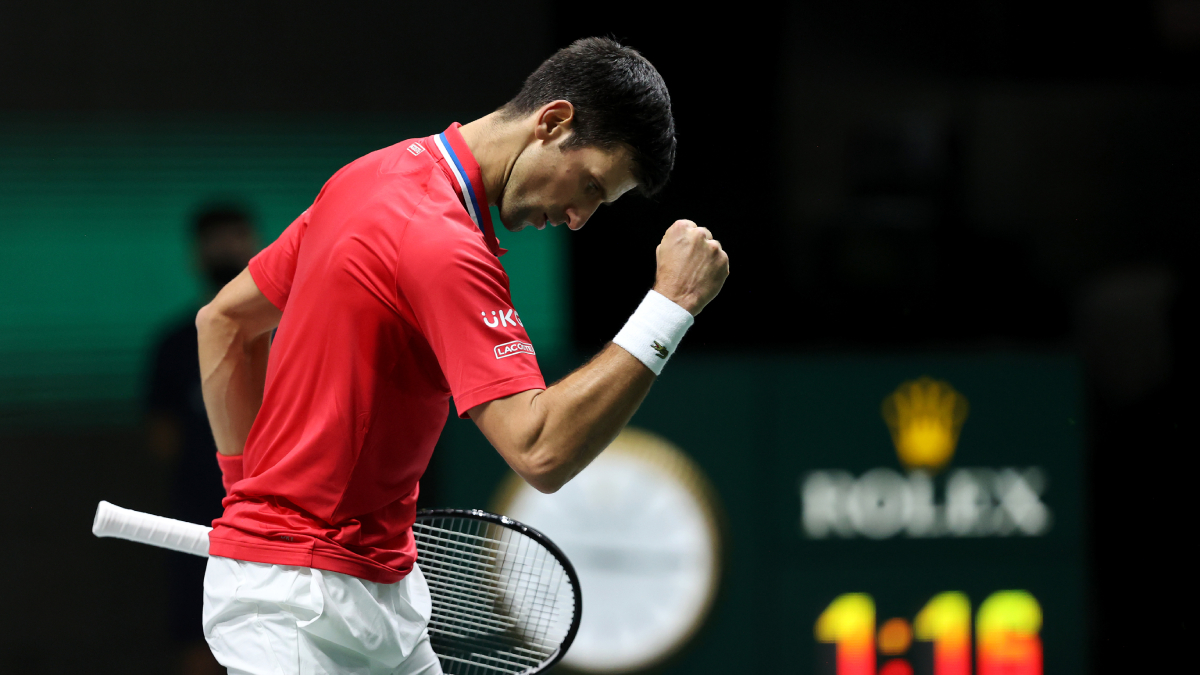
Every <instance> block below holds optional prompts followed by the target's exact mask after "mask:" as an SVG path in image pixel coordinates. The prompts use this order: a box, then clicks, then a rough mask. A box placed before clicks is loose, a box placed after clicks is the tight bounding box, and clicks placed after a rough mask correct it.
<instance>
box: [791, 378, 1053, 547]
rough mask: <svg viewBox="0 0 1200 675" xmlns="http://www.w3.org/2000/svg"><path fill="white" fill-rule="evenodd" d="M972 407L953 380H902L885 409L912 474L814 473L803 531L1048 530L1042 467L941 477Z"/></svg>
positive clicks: (807, 482) (875, 534)
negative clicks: (1043, 499)
mask: <svg viewBox="0 0 1200 675" xmlns="http://www.w3.org/2000/svg"><path fill="white" fill-rule="evenodd" d="M967 412H968V405H967V399H966V397H964V396H963V395H962V394H960V393H959V392H957V391H955V389H954V387H951V386H950V384H949V383H947V382H942V381H938V380H934V379H931V378H927V377H923V378H920V379H918V380H913V381H910V382H905V383H903V384H901V385H900V386H899V387H898V388H897V389H896V391H895V392H893V393H892V394H891V395H890V396H888V397H887V398H886V399H884V401H883V410H882V413H883V419H884V421H885V422H886V423H887V425H888V429H889V431H891V434H892V442H893V444H894V445H895V447H896V454H897V456H898V457H899V459H900V463H901V464H902V465H903V466H904V467H905V468H906V469H907V472H906V473H900V472H898V471H896V470H894V469H891V468H887V467H879V468H876V469H872V470H870V471H867V472H866V473H864V474H862V475H861V476H854V475H852V474H850V473H849V472H847V471H843V470H837V469H825V470H820V471H812V472H810V473H809V474H808V475H807V476H805V477H804V478H802V479H801V481H800V503H801V517H800V529H801V531H802V532H803V533H804V535H805V536H807V537H808V538H811V539H823V538H825V537H829V536H830V535H836V536H839V537H856V536H862V537H867V538H870V539H887V538H889V537H893V536H896V535H904V536H908V537H989V536H1006V535H1024V536H1039V535H1043V534H1045V533H1046V531H1047V530H1049V529H1050V521H1051V514H1050V509H1049V508H1048V507H1047V506H1046V504H1045V503H1044V502H1043V501H1042V494H1043V493H1044V492H1045V490H1046V477H1045V474H1044V472H1043V471H1042V469H1041V468H1039V467H1036V466H1034V467H1023V468H1022V467H1001V468H984V467H979V468H957V469H953V470H951V471H950V472H949V474H948V475H947V476H946V477H945V478H944V479H941V478H935V476H936V475H937V474H938V473H939V472H941V471H942V470H943V469H944V468H945V467H946V465H947V464H949V463H950V461H951V459H952V458H953V457H954V451H955V448H956V446H957V445H958V437H959V431H960V430H961V429H962V426H963V422H965V421H966V419H967Z"/></svg>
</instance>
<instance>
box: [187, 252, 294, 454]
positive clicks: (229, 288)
mask: <svg viewBox="0 0 1200 675" xmlns="http://www.w3.org/2000/svg"><path fill="white" fill-rule="evenodd" d="M281 316H283V312H281V311H280V310H279V309H278V308H277V307H275V305H273V304H271V301H270V300H268V299H267V297H266V296H265V295H263V294H262V292H261V291H259V289H258V286H257V285H256V284H255V283H254V278H253V277H251V276H250V271H249V270H242V273H241V274H239V275H238V276H237V277H236V278H235V279H234V280H233V281H231V282H229V283H228V284H227V285H226V286H225V288H223V289H221V292H220V293H218V294H217V297H215V298H213V301H212V302H210V303H209V304H207V305H205V306H204V307H203V308H201V309H200V312H199V313H198V314H196V331H197V337H198V338H199V343H200V354H199V356H200V386H201V390H202V391H203V393H204V408H205V409H206V410H207V411H208V422H209V424H210V426H211V427H212V432H213V439H214V440H215V441H216V444H217V452H219V453H221V454H222V455H225V456H233V455H240V454H242V451H243V450H244V449H245V447H246V437H247V436H249V435H250V427H251V425H253V424H254V417H255V416H256V415H257V414H258V409H259V408H260V407H261V406H262V398H263V389H264V388H265V386H266V377H267V354H268V352H269V349H270V340H271V331H272V330H273V329H274V328H275V327H276V326H278V325H279V319H280V317H281Z"/></svg>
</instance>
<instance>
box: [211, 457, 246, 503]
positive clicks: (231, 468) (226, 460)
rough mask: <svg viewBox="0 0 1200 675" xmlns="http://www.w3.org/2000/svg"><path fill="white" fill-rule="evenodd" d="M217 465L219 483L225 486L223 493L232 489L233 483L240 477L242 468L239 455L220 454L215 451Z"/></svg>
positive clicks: (242, 472) (242, 473) (242, 471)
mask: <svg viewBox="0 0 1200 675" xmlns="http://www.w3.org/2000/svg"><path fill="white" fill-rule="evenodd" d="M217 466H219V467H221V485H224V486H225V495H226V496H228V495H229V493H230V492H231V491H232V490H233V484H234V483H236V482H238V481H239V480H241V479H242V476H243V475H244V469H243V464H242V456H241V455H222V454H221V453H219V452H218V453H217Z"/></svg>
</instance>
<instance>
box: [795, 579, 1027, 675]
mask: <svg viewBox="0 0 1200 675" xmlns="http://www.w3.org/2000/svg"><path fill="white" fill-rule="evenodd" d="M1041 628H1042V608H1041V606H1040V605H1039V604H1038V601H1037V600H1036V599H1035V598H1034V597H1033V595H1031V594H1030V593H1028V592H1027V591H997V592H995V593H992V594H991V595H989V596H988V597H987V599H985V600H984V601H983V603H982V604H981V605H980V606H979V611H978V613H977V614H976V615H975V630H976V638H975V652H976V657H975V658H976V662H977V666H978V670H977V671H976V675H1042V641H1041V637H1040V632H1041ZM815 633H816V639H817V642H818V644H819V647H818V651H817V654H818V657H817V672H818V673H820V674H821V675H971V603H970V601H969V600H968V599H967V596H966V594H965V593H961V592H959V591H946V592H944V593H938V594H937V595H935V596H933V598H931V599H930V600H929V602H927V603H926V604H925V606H924V607H923V608H922V609H921V611H919V612H917V615H916V617H915V618H914V619H913V621H912V624H911V625H910V624H909V622H908V621H906V620H905V619H902V618H893V619H889V620H887V621H885V622H884V623H883V625H882V626H880V628H879V630H878V632H877V631H876V630H875V600H874V598H872V597H871V596H870V595H868V594H866V593H845V594H842V595H840V596H838V597H837V598H835V599H834V601H833V602H831V603H830V604H829V606H828V607H826V608H825V611H823V612H822V613H821V616H820V617H818V618H817V624H816V628H815ZM877 657H880V658H879V659H878V660H882V661H883V664H882V666H881V667H880V668H879V670H878V673H877V671H876V670H875V666H876V661H877Z"/></svg>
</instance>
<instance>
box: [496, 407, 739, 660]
mask: <svg viewBox="0 0 1200 675" xmlns="http://www.w3.org/2000/svg"><path fill="white" fill-rule="evenodd" d="M513 478H516V477H515V476H514V477H513ZM504 494H505V497H502V498H501V499H500V500H498V501H499V503H498V504H497V507H498V510H499V511H500V512H501V513H503V514H504V515H507V516H509V517H511V518H514V519H516V520H519V521H521V522H523V523H525V524H527V525H530V526H531V527H534V528H536V529H538V530H541V531H542V532H543V533H545V534H546V536H548V537H550V539H551V540H552V541H554V543H556V544H557V545H558V546H559V547H560V548H561V549H562V550H563V552H564V553H565V554H566V555H567V558H568V559H570V561H571V563H572V564H573V565H574V566H575V570H576V572H577V573H578V575H579V583H580V586H581V590H582V593H583V616H582V619H581V621H580V625H579V632H578V634H577V636H576V638H575V642H574V644H573V645H572V646H571V648H570V650H569V651H568V652H567V655H566V657H564V659H563V661H562V663H563V664H564V665H566V666H568V667H570V668H573V669H575V670H581V671H587V672H596V673H602V672H625V671H634V670H638V669H641V668H643V667H646V666H650V665H652V664H654V663H656V662H658V661H660V660H661V659H663V658H666V657H667V656H669V655H670V654H672V653H674V652H675V651H677V650H678V649H679V648H680V647H682V646H683V644H684V643H685V642H686V641H687V640H688V638H689V637H691V635H692V634H693V633H694V632H695V630H696V629H697V628H698V627H699V626H700V624H701V622H702V620H703V619H704V617H705V616H706V614H707V613H708V609H709V606H710V605H711V603H712V599H713V595H714V594H715V591H716V586H717V579H718V576H719V574H720V540H719V535H718V529H717V527H716V517H715V504H714V502H713V498H712V496H711V495H712V492H711V490H710V489H708V487H707V482H706V481H705V480H704V478H703V477H702V476H701V474H700V473H699V470H698V469H697V468H696V467H695V465H694V464H693V463H692V462H691V461H690V460H689V459H688V458H687V457H686V456H685V455H684V454H683V453H682V452H681V451H679V450H678V449H676V448H675V447H674V446H672V445H670V444H669V443H668V442H667V441H665V440H664V439H662V438H661V437H658V436H655V435H653V434H650V433H647V432H644V431H638V430H636V429H626V430H625V431H624V432H622V434H621V435H620V436H619V437H618V438H617V440H616V441H614V442H613V444H612V445H611V446H609V448H608V449H607V450H605V451H604V452H603V453H601V455H600V456H599V457H598V458H597V459H596V460H595V461H594V462H593V463H592V464H591V465H590V466H588V468H587V469H585V470H584V471H583V472H581V473H580V474H579V475H578V476H576V477H575V478H574V479H573V480H571V482H569V483H567V485H566V486H564V487H563V488H562V489H561V490H559V491H558V492H556V493H554V494H550V495H545V494H542V493H540V492H537V491H536V490H534V489H533V488H530V487H529V486H527V485H525V484H524V482H523V481H520V479H519V478H516V481H514V482H513V483H510V484H509V485H508V490H506V491H505V492H504Z"/></svg>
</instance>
